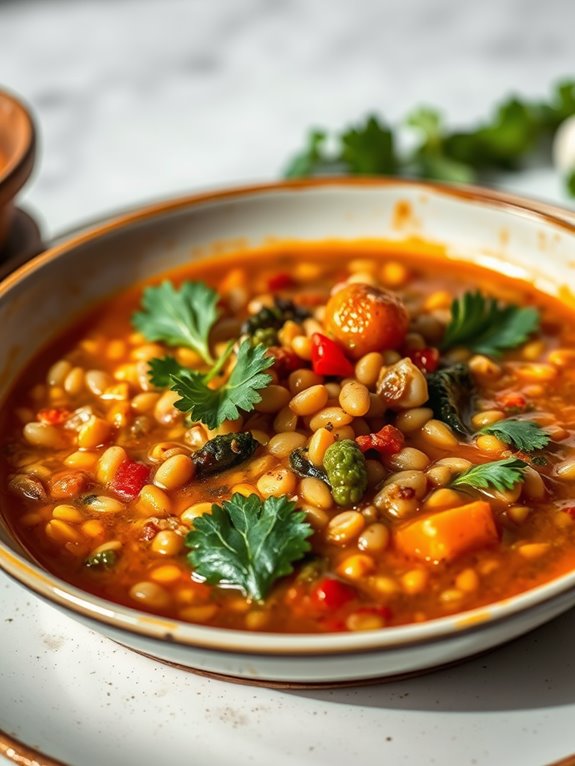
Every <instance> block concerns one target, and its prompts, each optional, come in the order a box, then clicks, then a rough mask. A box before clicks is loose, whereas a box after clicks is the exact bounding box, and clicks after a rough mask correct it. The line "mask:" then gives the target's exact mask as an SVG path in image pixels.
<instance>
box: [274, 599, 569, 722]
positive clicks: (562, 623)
mask: <svg viewBox="0 0 575 766" xmlns="http://www.w3.org/2000/svg"><path fill="white" fill-rule="evenodd" d="M285 693H286V694H290V695H295V696H299V697H305V698H307V699H317V700H321V701H322V702H332V703H335V704H338V705H359V706H363V707H372V708H381V709H389V710H417V711H429V712H432V713H433V712H457V713H465V712H469V713H472V712H479V711H481V712H486V711H487V712H489V711H493V712H495V711H506V710H509V711H511V710H531V709H540V708H550V707H557V706H559V705H569V704H572V703H573V702H574V701H575V609H571V610H570V611H569V612H567V613H566V614H564V615H561V616H560V617H558V618H556V619H555V620H553V621H552V622H550V623H548V624H547V625H544V626H543V627H541V628H538V629H537V630H535V631H533V632H532V633H529V634H528V635H527V636H523V637H522V638H519V639H516V640H515V641H511V642H510V643H508V644H506V645H505V646H502V647H499V648H498V649H495V650H493V651H491V652H488V653H486V654H483V655H481V656H480V657H478V658H475V659H473V660H469V661H466V662H464V663H462V664H460V665H457V666H456V667H452V668H449V669H448V670H440V671H437V672H431V673H426V674H425V675H421V676H419V677H417V678H411V679H409V680H405V681H392V682H390V683H382V684H378V685H374V686H364V687H350V688H346V689H328V690H309V691H308V690H302V691H288V692H285Z"/></svg>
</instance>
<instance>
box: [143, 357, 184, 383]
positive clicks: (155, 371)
mask: <svg viewBox="0 0 575 766" xmlns="http://www.w3.org/2000/svg"><path fill="white" fill-rule="evenodd" d="M185 372H186V368H185V367H182V365H181V364H180V363H179V362H177V361H176V360H175V359H174V357H173V356H164V357H162V358H161V359H158V358H156V359H150V361H149V362H148V377H149V378H150V382H151V383H152V384H153V385H154V386H157V387H158V388H169V387H170V386H171V385H172V375H181V374H183V373H185Z"/></svg>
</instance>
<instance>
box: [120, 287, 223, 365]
mask: <svg viewBox="0 0 575 766" xmlns="http://www.w3.org/2000/svg"><path fill="white" fill-rule="evenodd" d="M217 302H218V294H217V292H216V291H215V290H212V288H211V287H208V286H207V285H205V284H204V283H203V282H184V283H183V284H182V286H181V287H180V289H179V290H177V289H176V288H175V287H174V286H173V285H172V283H171V282H162V284H161V285H157V286H153V287H147V288H146V289H145V290H144V294H143V296H142V308H143V311H140V312H138V313H136V314H134V316H133V317H132V323H133V325H134V327H135V328H136V329H137V330H138V331H139V332H141V333H142V334H143V335H144V336H145V337H146V338H147V339H148V340H150V341H161V342H162V343H166V344H167V345H168V346H187V347H189V348H191V349H193V350H194V351H195V352H196V353H197V354H199V355H200V356H201V357H202V359H203V360H204V361H205V362H207V363H208V364H212V363H213V361H214V359H213V357H212V355H211V353H210V347H209V340H208V339H209V334H210V330H211V329H212V327H213V325H214V323H215V321H216V319H217V318H218V310H217V308H216V304H217Z"/></svg>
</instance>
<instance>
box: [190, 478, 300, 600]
mask: <svg viewBox="0 0 575 766" xmlns="http://www.w3.org/2000/svg"><path fill="white" fill-rule="evenodd" d="M295 507H296V506H295V503H294V502H293V501H291V500H288V498H287V497H286V496H285V495H284V496H282V497H268V498H266V500H264V501H262V500H260V498H259V497H257V495H249V496H248V497H244V495H240V494H239V493H236V494H235V495H233V496H232V498H231V499H230V500H224V502H223V503H222V505H221V506H220V505H213V506H212V512H211V514H205V515H204V516H200V517H198V518H197V519H195V521H194V528H193V529H192V530H191V531H190V532H189V533H188V535H187V537H186V545H187V546H188V547H189V548H191V549H192V551H191V552H190V553H189V554H188V559H189V562H190V564H191V565H192V567H193V568H194V570H195V572H196V574H198V575H199V576H200V577H202V578H203V579H205V581H206V582H207V583H209V584H210V585H215V584H221V585H230V586H235V587H237V588H240V589H241V590H242V592H243V593H244V595H245V596H246V597H247V598H250V599H252V600H253V601H263V600H264V599H265V597H266V596H267V594H268V593H269V591H270V588H271V587H272V585H273V584H274V582H275V581H276V580H277V579H278V578H280V577H284V576H285V575H288V574H290V573H291V572H293V566H292V565H293V562H294V561H297V560H298V559H301V558H302V557H303V556H304V554H305V553H307V551H309V550H310V548H311V546H310V544H309V542H308V540H307V538H308V537H310V536H311V535H312V533H313V530H312V528H311V526H310V525H309V524H308V523H307V522H306V521H305V514H304V513H303V512H301V511H296V510H295Z"/></svg>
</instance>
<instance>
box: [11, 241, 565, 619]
mask: <svg viewBox="0 0 575 766" xmlns="http://www.w3.org/2000/svg"><path fill="white" fill-rule="evenodd" d="M574 340H575V323H574V322H573V316H572V314H571V313H570V311H569V310H568V309H567V308H566V307H565V306H563V305H562V304H561V303H560V302H558V301H554V300H553V299H551V298H549V297H547V296H544V295H543V294H540V293H538V292H537V291H536V290H535V289H534V288H533V287H532V286H531V285H529V284H527V283H523V282H518V281H512V280H510V279H507V278H504V277H502V276H499V275H496V274H494V273H492V272H488V271H485V270H482V269H479V268H477V267H471V266H469V265H465V264H458V263H454V262H452V261H447V260H440V259H439V258H432V257H431V256H429V255H425V256H424V255H423V254H421V253H419V254H418V252H417V249H416V248H414V252H413V253H412V254H410V255H406V254H405V253H403V252H402V253H401V254H400V253H394V252H393V250H392V249H390V248H389V247H386V246H384V245H383V244H382V246H381V248H380V249H379V250H378V251H376V250H374V248H373V247H369V248H368V247H367V246H366V247H363V246H361V245H343V244H340V245H338V246H329V247H328V246H327V245H325V246H317V245H315V246H311V245H310V246H304V245H297V246H293V247H291V248H285V247H284V248H280V247H276V248H270V249H269V250H266V251H261V250H260V251H246V252H238V253H237V254H235V255H234V257H233V258H228V259H227V260H222V259H219V260H217V261H216V260H213V261H200V262H196V263H191V264H190V265H189V267H187V268H186V269H185V270H180V271H177V272H173V273H170V274H168V275H166V276H165V277H164V278H163V279H162V280H156V281H155V282H154V283H148V284H145V285H139V286H137V287H134V288H133V289H131V290H129V291H127V292H125V293H124V294H122V295H120V296H117V297H115V298H113V299H112V300H110V301H109V302H107V303H106V304H104V305H102V306H100V307H98V309H97V310H96V311H94V312H92V314H91V315H90V316H88V317H87V318H84V319H83V320H82V321H79V322H78V323H77V325H76V326H75V327H72V328H71V329H70V331H69V332H68V333H67V334H66V335H65V336H64V337H62V338H60V339H59V340H58V342H57V343H55V344H53V345H52V346H51V347H50V348H48V349H46V350H45V351H44V352H43V353H42V354H41V355H39V356H38V358H37V359H35V360H34V362H33V363H32V364H31V365H30V366H29V368H28V369H27V370H26V371H25V372H24V374H23V375H22V376H21V378H20V380H19V381H18V383H17V385H16V386H15V388H14V390H13V392H12V394H11V396H10V398H9V400H8V401H7V403H6V404H5V406H4V410H3V424H2V430H1V439H2V446H3V451H4V455H5V461H4V462H3V466H4V475H3V479H2V489H1V501H2V508H3V513H4V514H5V516H6V518H7V520H8V523H9V524H10V526H11V528H12V529H13V531H14V532H15V534H16V535H17V536H18V538H19V539H20V540H21V541H22V543H23V544H24V545H25V547H26V548H27V549H28V550H29V551H30V552H31V554H32V555H33V556H34V557H35V558H36V559H37V560H38V561H39V562H40V563H41V564H42V565H43V566H44V567H46V568H47V569H48V570H50V571H51V572H54V573H55V574H57V575H58V576H60V577H62V578H63V579H65V580H67V581H69V582H71V583H73V584H75V585H77V586H79V587H81V588H83V589H85V590H88V591H90V592H92V593H95V594H97V595H100V596H103V597H105V598H107V599H111V600H112V601H116V602H119V603H121V604H125V605H128V606H133V607H137V608H142V609H144V610H148V611H151V612H154V613H158V614H161V615H166V616H169V617H173V618H178V619H181V620H185V621H188V622H194V623H202V624H206V625H213V626H218V627H227V628H236V629H246V630H264V631H275V632H326V631H357V630H370V629H377V628H384V627H387V626H392V625H400V624H406V623H413V622H420V621H425V620H429V619H432V618H436V617H441V616H445V615H448V614H453V613H455V612H462V611H465V610H468V609H471V608H474V607H477V606H481V605H484V604H489V603H491V602H494V601H498V600H500V599H504V598H507V597H509V596H512V595H514V594H516V593H519V592H522V591H525V590H527V589H529V588H532V587H534V586H536V585H538V584H541V583H543V582H545V581H548V580H550V579H552V578H554V577H557V576H559V575H561V574H563V573H565V572H568V571H570V570H572V569H573V566H574V565H575V500H574V499H573V498H574V497H575V447H574V439H573V433H574V431H573V428H574V426H575V404H573V403H572V402H573V393H574V390H575V350H574V349H573V342H574Z"/></svg>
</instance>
